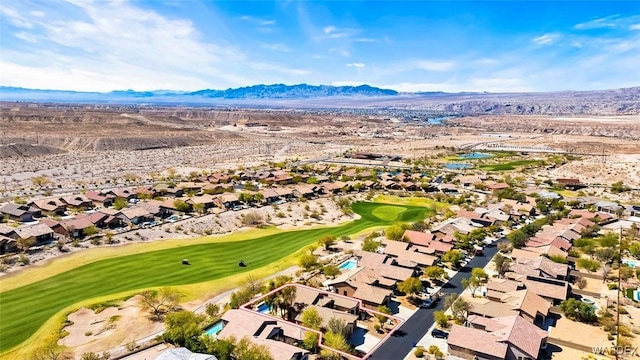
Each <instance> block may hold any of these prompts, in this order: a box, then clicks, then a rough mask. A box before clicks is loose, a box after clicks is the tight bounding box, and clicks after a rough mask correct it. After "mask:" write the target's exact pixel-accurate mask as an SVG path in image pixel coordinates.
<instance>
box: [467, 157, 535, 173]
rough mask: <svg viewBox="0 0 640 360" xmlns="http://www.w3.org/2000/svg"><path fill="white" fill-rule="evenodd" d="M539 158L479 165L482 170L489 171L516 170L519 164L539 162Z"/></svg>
mask: <svg viewBox="0 0 640 360" xmlns="http://www.w3.org/2000/svg"><path fill="white" fill-rule="evenodd" d="M539 163H540V161H539V160H519V161H511V162H507V163H500V164H486V165H480V166H478V167H479V168H480V169H482V170H487V171H508V170H515V169H516V168H517V167H519V166H524V165H531V164H539Z"/></svg>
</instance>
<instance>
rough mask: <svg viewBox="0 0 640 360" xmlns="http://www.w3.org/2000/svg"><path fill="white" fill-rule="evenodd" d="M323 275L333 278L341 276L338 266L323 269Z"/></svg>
mask: <svg viewBox="0 0 640 360" xmlns="http://www.w3.org/2000/svg"><path fill="white" fill-rule="evenodd" d="M322 273H323V274H324V275H325V276H328V277H331V278H333V277H335V276H336V275H338V274H340V269H339V268H338V267H337V266H336V265H333V264H330V265H326V266H325V267H324V268H322Z"/></svg>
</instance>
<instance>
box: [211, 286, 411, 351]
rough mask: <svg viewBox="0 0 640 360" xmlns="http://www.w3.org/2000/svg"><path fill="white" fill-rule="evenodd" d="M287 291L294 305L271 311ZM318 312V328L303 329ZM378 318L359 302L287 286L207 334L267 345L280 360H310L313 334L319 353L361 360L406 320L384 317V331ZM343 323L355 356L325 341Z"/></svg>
mask: <svg viewBox="0 0 640 360" xmlns="http://www.w3.org/2000/svg"><path fill="white" fill-rule="evenodd" d="M284 290H288V292H289V293H293V294H294V295H293V296H292V302H291V306H290V307H289V308H288V309H287V310H286V311H278V310H277V309H272V308H271V306H269V305H268V304H269V299H273V298H274V297H276V296H278V294H279V293H280V292H282V291H284ZM308 309H314V310H315V313H316V314H318V315H319V318H320V320H319V324H318V326H317V329H312V328H309V327H307V326H305V325H304V324H303V313H305V311H307V310H308ZM375 315H382V314H380V313H378V312H377V311H375V310H371V309H368V308H367V307H365V305H364V303H363V301H362V300H360V299H355V298H352V297H348V296H344V295H340V294H337V293H333V292H328V291H323V290H320V289H316V288H312V287H308V286H305V285H300V284H286V285H284V286H282V287H280V288H278V289H275V290H273V291H272V292H270V293H268V294H265V295H263V296H261V297H259V298H257V299H254V300H252V301H251V302H249V303H247V304H244V305H242V306H241V307H240V308H239V309H235V310H229V311H227V312H226V313H225V314H224V315H223V317H222V320H221V321H220V322H218V323H216V324H214V325H213V326H212V327H210V328H209V329H207V333H208V334H209V335H212V336H214V337H216V338H217V339H228V338H231V337H233V338H235V339H242V338H245V337H246V338H248V339H250V341H251V342H253V343H255V344H259V345H264V346H265V347H266V348H267V349H268V350H269V353H270V355H271V356H272V357H273V358H274V359H275V360H305V359H308V358H309V356H310V355H311V353H310V351H309V350H307V349H305V348H304V347H303V346H304V340H305V338H307V337H309V333H316V334H317V337H318V345H317V349H318V350H319V351H320V350H329V351H332V352H334V353H338V354H340V355H341V356H343V357H344V358H347V359H354V360H357V359H362V358H363V357H366V356H367V355H368V354H370V353H371V352H373V351H374V350H375V349H377V348H378V347H379V346H380V345H381V344H382V343H383V342H384V341H385V340H386V339H387V338H388V337H389V336H391V333H392V330H393V329H396V328H397V327H399V326H400V324H401V323H402V322H403V320H401V319H399V318H396V317H394V316H393V315H387V314H384V316H385V317H386V318H387V319H388V320H387V321H386V322H385V329H384V330H383V331H377V330H376V326H375V324H378V320H376V317H375ZM330 323H334V324H335V323H339V324H341V327H342V334H343V336H344V338H345V340H346V341H347V344H348V345H349V348H350V349H351V350H350V351H340V350H338V349H333V348H331V347H330V346H329V345H328V344H326V343H325V339H324V336H325V334H326V333H327V332H328V331H329V329H330V327H331V326H332V325H331V324H330Z"/></svg>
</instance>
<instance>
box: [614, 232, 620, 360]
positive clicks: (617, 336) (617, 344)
mask: <svg viewBox="0 0 640 360" xmlns="http://www.w3.org/2000/svg"><path fill="white" fill-rule="evenodd" d="M618 257H619V259H622V227H620V236H619V237H618ZM620 291H621V289H620V269H619V268H618V303H617V304H616V306H617V308H616V349H615V353H616V360H618V359H619V358H620V355H619V353H620V352H619V351H618V347H619V346H620Z"/></svg>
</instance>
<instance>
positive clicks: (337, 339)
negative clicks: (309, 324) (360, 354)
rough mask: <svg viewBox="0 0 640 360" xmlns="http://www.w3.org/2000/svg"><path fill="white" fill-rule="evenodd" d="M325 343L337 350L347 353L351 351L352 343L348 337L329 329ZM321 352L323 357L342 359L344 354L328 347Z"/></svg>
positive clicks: (325, 335)
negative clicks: (348, 340)
mask: <svg viewBox="0 0 640 360" xmlns="http://www.w3.org/2000/svg"><path fill="white" fill-rule="evenodd" d="M324 344H325V345H326V346H328V347H330V348H332V349H335V350H339V351H342V352H347V353H348V352H351V345H349V343H348V342H347V339H345V337H344V336H343V335H342V334H340V333H334V332H331V331H328V332H327V333H326V334H324ZM320 354H321V356H322V358H323V359H332V360H334V359H335V360H339V359H342V355H340V354H338V353H336V352H333V351H330V350H326V349H323V350H322V351H321V352H320Z"/></svg>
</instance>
